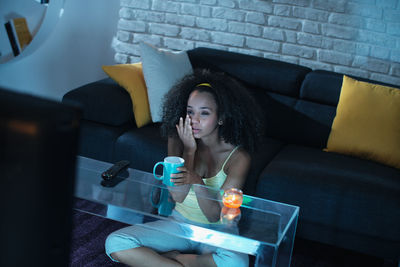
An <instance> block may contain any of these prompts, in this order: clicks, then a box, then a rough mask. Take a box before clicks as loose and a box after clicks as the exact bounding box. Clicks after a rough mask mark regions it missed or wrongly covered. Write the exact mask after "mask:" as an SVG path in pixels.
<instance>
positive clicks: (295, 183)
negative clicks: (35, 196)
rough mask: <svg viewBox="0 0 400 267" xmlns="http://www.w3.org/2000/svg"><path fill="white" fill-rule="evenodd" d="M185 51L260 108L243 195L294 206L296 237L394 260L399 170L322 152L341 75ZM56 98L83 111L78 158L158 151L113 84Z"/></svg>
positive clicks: (398, 241)
mask: <svg viewBox="0 0 400 267" xmlns="http://www.w3.org/2000/svg"><path fill="white" fill-rule="evenodd" d="M188 55H189V58H190V61H191V63H192V66H193V68H208V69H211V70H216V71H223V72H226V73H227V74H229V75H231V76H233V77H235V78H236V79H238V80H239V81H240V82H242V83H243V84H245V85H246V86H247V88H248V89H249V90H250V91H251V92H252V93H253V94H254V96H255V97H256V99H257V101H258V102H259V104H260V105H261V107H262V108H263V110H264V116H265V124H266V129H267V130H266V135H265V138H264V143H263V144H260V148H259V149H258V150H257V151H256V152H255V153H254V154H253V155H252V157H253V160H252V168H251V172H250V174H249V177H248V179H247V183H246V186H245V193H247V194H251V195H255V196H258V197H262V198H267V199H271V200H276V201H280V202H285V203H289V204H293V205H297V206H299V207H300V217H299V222H298V228H297V236H299V237H301V238H305V239H309V240H314V241H318V242H322V243H326V244H331V245H334V246H337V247H342V248H345V249H351V250H355V251H359V252H362V253H366V254H370V255H375V256H378V257H382V258H385V259H390V260H394V261H398V260H399V256H400V253H399V252H400V170H399V169H396V168H392V167H388V166H385V165H382V164H379V163H376V162H373V161H368V160H363V159H360V158H356V157H351V156H346V155H341V154H336V153H328V152H324V151H323V150H322V149H323V148H324V147H325V146H326V142H327V139H328V136H329V133H330V129H331V125H332V122H333V119H334V117H335V114H336V106H337V103H338V100H339V95H340V90H341V85H342V77H343V75H341V74H338V73H334V72H329V71H321V70H315V71H313V70H311V69H309V68H306V67H302V66H298V65H294V64H289V63H285V62H280V61H274V60H268V59H264V58H260V57H255V56H249V55H244V54H239V53H234V52H227V51H220V50H216V49H209V48H196V49H193V50H189V51H188ZM360 80H363V79H360ZM63 101H64V102H74V103H75V104H78V105H80V106H81V107H82V109H83V117H84V119H83V121H82V128H81V137H80V151H79V154H81V155H83V156H86V157H91V158H95V159H99V160H104V161H108V162H116V161H118V160H122V159H127V160H129V161H131V165H130V167H132V168H137V169H141V170H145V171H151V170H152V167H153V165H154V163H155V162H157V161H159V160H160V159H162V158H163V157H164V156H165V155H166V153H167V151H166V149H167V145H166V140H164V139H162V138H161V137H160V132H159V124H151V125H147V126H145V127H142V128H136V126H135V123H134V117H133V114H132V103H131V100H130V97H129V95H128V93H127V92H126V91H125V90H124V89H123V88H121V87H120V86H119V85H117V84H116V83H115V82H114V81H113V80H111V79H109V78H108V79H104V80H100V81H97V82H94V83H90V84H87V85H85V86H82V87H79V88H77V89H74V90H72V91H70V92H68V93H67V94H66V95H65V96H64V98H63Z"/></svg>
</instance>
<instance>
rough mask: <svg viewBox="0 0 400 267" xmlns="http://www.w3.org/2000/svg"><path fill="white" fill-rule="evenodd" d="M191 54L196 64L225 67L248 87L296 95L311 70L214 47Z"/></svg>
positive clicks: (195, 66)
mask: <svg viewBox="0 0 400 267" xmlns="http://www.w3.org/2000/svg"><path fill="white" fill-rule="evenodd" d="M188 55H189V58H190V62H191V63H192V66H193V68H208V69H211V70H215V71H223V72H225V73H227V74H229V75H231V76H232V77H234V78H236V79H238V80H239V81H241V82H243V83H245V84H246V85H248V86H249V87H253V88H261V89H263V90H268V91H271V92H276V93H280V94H285V95H289V96H296V97H297V96H298V95H299V90H300V86H301V83H302V81H303V79H304V76H305V75H306V74H307V73H308V72H310V71H311V69H309V68H306V67H302V66H299V65H295V64H291V63H286V62H282V61H276V60H271V59H266V58H262V57H256V56H251V55H245V54H240V53H236V52H229V51H222V50H216V49H212V48H204V47H201V48H195V49H193V50H189V51H188Z"/></svg>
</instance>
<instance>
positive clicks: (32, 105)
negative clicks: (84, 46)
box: [0, 88, 81, 266]
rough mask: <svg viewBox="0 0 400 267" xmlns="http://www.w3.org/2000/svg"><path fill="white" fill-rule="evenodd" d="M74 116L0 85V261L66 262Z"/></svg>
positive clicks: (77, 118) (64, 107)
mask: <svg viewBox="0 0 400 267" xmlns="http://www.w3.org/2000/svg"><path fill="white" fill-rule="evenodd" d="M80 118H81V111H80V110H79V109H78V108H76V107H73V106H68V105H66V104H62V103H60V102H57V101H52V100H47V99H42V98H39V97H35V96H31V95H27V94H22V93H16V92H12V91H10V90H6V89H2V88H0V171H1V178H0V181H1V183H0V185H1V186H0V203H1V207H2V208H1V219H0V221H1V232H0V236H1V242H0V243H1V248H0V249H1V253H0V254H1V256H0V266H68V262H69V248H70V238H71V227H72V197H73V190H74V179H75V162H76V153H77V147H78V135H79V126H80Z"/></svg>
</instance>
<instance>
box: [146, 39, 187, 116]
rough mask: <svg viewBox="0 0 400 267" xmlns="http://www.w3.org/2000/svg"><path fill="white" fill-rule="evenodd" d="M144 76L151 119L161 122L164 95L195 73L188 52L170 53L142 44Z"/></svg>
mask: <svg viewBox="0 0 400 267" xmlns="http://www.w3.org/2000/svg"><path fill="white" fill-rule="evenodd" d="M140 56H141V58H142V64H143V74H144V79H145V80H146V85H147V95H148V97H149V104H150V112H151V119H152V121H153V122H161V120H162V114H161V107H162V100H163V97H164V95H165V94H166V93H167V92H168V91H169V90H170V89H171V87H172V86H173V85H175V84H176V83H177V82H178V81H179V80H181V79H182V78H183V77H184V76H185V75H187V74H191V73H192V72H193V70H192V65H191V64H190V61H189V57H188V55H187V52H186V51H180V52H170V51H166V50H162V49H157V48H156V47H154V46H152V45H149V44H147V43H143V42H141V43H140Z"/></svg>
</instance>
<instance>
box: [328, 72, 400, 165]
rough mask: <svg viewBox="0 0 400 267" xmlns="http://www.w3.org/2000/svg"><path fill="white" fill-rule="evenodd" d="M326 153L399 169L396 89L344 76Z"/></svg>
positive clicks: (399, 120)
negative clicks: (362, 159)
mask: <svg viewBox="0 0 400 267" xmlns="http://www.w3.org/2000/svg"><path fill="white" fill-rule="evenodd" d="M326 151H329V152H337V153H343V154H347V155H353V156H357V157H361V158H364V159H369V160H375V161H377V162H380V163H383V164H387V165H389V166H393V167H396V168H399V169H400V90H399V89H398V88H394V87H388V86H382V85H377V84H373V83H366V82H362V81H357V80H355V79H352V78H350V77H347V76H344V77H343V86H342V90H341V93H340V99H339V104H338V106H337V112H336V117H335V119H334V121H333V124H332V130H331V132H330V135H329V139H328V144H327V149H326Z"/></svg>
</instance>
